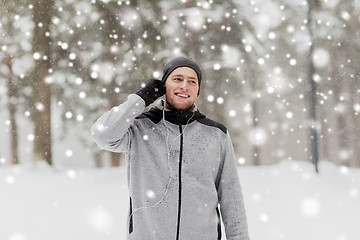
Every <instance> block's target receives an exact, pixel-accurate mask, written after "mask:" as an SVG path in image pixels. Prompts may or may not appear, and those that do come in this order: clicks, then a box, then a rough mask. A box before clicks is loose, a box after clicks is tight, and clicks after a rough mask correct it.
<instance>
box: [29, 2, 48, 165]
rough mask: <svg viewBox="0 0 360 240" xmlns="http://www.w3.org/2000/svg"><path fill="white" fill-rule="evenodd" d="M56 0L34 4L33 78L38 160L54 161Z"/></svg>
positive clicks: (34, 156) (36, 159)
mask: <svg viewBox="0 0 360 240" xmlns="http://www.w3.org/2000/svg"><path fill="white" fill-rule="evenodd" d="M52 8H53V1H52V0H39V1H35V2H34V5H33V21H34V24H35V27H34V32H33V54H34V58H35V60H36V61H35V68H34V71H33V74H32V80H33V82H32V83H33V85H32V86H33V97H34V98H33V117H34V126H35V128H34V137H35V138H34V152H33V159H34V160H35V161H39V160H45V161H46V162H47V163H48V164H50V165H52V164H53V162H52V149H51V145H52V139H51V114H50V113H51V108H50V106H51V87H50V84H49V83H48V82H47V77H48V75H49V71H50V69H51V40H50V24H51V15H52Z"/></svg>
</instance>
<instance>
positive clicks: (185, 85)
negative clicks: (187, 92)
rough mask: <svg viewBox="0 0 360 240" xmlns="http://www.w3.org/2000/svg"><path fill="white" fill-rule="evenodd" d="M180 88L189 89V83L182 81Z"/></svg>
mask: <svg viewBox="0 0 360 240" xmlns="http://www.w3.org/2000/svg"><path fill="white" fill-rule="evenodd" d="M180 87H181V88H184V89H187V87H188V83H187V81H182V83H181V85H180Z"/></svg>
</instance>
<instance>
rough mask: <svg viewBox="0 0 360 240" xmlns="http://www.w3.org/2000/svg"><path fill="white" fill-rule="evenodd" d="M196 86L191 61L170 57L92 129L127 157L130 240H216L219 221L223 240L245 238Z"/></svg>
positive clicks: (219, 136) (197, 75) (220, 129)
mask: <svg viewBox="0 0 360 240" xmlns="http://www.w3.org/2000/svg"><path fill="white" fill-rule="evenodd" d="M201 79H202V75H201V70H200V67H199V66H198V64H196V63H195V62H194V61H193V60H192V59H190V58H187V57H178V58H175V59H173V60H171V61H170V62H169V63H167V64H166V65H165V68H164V75H163V77H162V80H161V81H160V80H156V79H150V80H148V81H147V82H146V84H145V86H144V87H143V88H141V89H140V90H139V91H137V92H136V94H130V95H129V96H128V99H127V101H125V102H124V103H123V104H121V105H119V106H117V107H114V108H113V109H111V110H110V111H109V112H107V113H105V114H104V115H103V116H102V117H101V118H99V119H98V120H97V122H96V123H95V124H94V125H93V127H92V136H93V139H94V141H95V142H96V143H97V144H98V145H99V146H100V147H102V148H103V149H106V150H108V151H113V152H123V153H125V155H126V158H127V167H128V184H129V195H130V214H129V222H128V225H129V236H128V237H129V239H131V240H144V239H146V240H148V239H154V240H155V239H156V240H160V239H164V240H171V239H174V240H179V239H181V240H195V239H196V240H210V239H221V222H220V219H221V218H222V220H223V222H224V226H225V232H226V237H227V239H228V240H244V239H246V240H248V239H249V235H248V229H247V219H246V214H245V209H244V202H243V197H242V192H241V187H240V183H239V179H238V173H237V167H236V163H235V157H234V151H233V147H232V143H231V139H230V136H229V134H228V132H227V129H226V127H225V126H223V125H221V124H219V123H216V122H215V121H212V120H210V119H208V118H207V117H205V116H204V115H203V114H201V113H200V112H199V110H198V109H197V107H196V105H195V100H196V98H197V97H198V95H199V91H200V84H201ZM164 94H165V99H164V100H159V101H157V102H156V105H155V107H153V108H151V109H150V110H149V111H147V112H144V111H145V107H146V106H148V105H150V104H151V103H152V102H154V101H155V100H156V99H157V98H159V97H160V96H162V95H164ZM220 216H221V217H220Z"/></svg>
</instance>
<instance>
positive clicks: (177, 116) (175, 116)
mask: <svg viewBox="0 0 360 240" xmlns="http://www.w3.org/2000/svg"><path fill="white" fill-rule="evenodd" d="M143 115H145V116H146V117H148V118H149V119H150V120H151V121H153V122H154V123H158V122H160V121H161V119H162V118H163V116H165V120H166V121H169V122H171V123H173V124H177V125H186V124H188V123H191V122H193V121H195V120H198V119H200V118H205V115H203V114H201V113H200V111H199V110H197V107H196V106H195V108H194V110H193V111H185V110H176V111H170V110H168V109H164V107H163V102H162V101H161V100H159V101H157V102H156V105H155V107H152V108H151V109H150V110H149V111H148V112H145V113H143Z"/></svg>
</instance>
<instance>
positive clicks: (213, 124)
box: [197, 117, 227, 134]
mask: <svg viewBox="0 0 360 240" xmlns="http://www.w3.org/2000/svg"><path fill="white" fill-rule="evenodd" d="M197 121H198V122H199V123H202V124H204V125H206V126H210V127H215V128H218V129H220V130H221V131H222V132H223V133H225V134H227V128H226V126H225V125H223V124H221V123H218V122H216V121H214V120H212V119H210V118H207V117H204V118H200V119H198V120H197Z"/></svg>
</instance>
